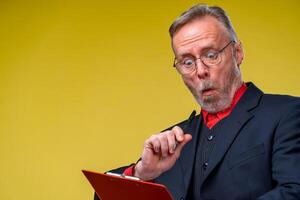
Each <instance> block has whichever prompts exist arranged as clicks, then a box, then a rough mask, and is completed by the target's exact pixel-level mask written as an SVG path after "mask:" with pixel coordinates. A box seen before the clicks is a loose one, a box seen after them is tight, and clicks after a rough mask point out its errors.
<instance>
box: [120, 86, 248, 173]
mask: <svg viewBox="0 0 300 200" xmlns="http://www.w3.org/2000/svg"><path fill="white" fill-rule="evenodd" d="M246 90H247V85H246V84H245V83H243V84H242V86H241V87H240V88H239V89H238V90H237V91H236V92H235V95H234V97H233V101H232V103H231V105H230V107H229V108H227V109H226V110H224V111H221V112H218V113H214V114H211V113H208V112H207V111H205V110H203V109H202V110H201V113H202V115H203V120H204V124H205V125H206V126H207V127H208V128H209V129H211V128H212V127H214V126H215V125H216V124H217V123H218V122H219V121H221V120H222V119H224V118H225V117H227V116H228V115H229V114H230V113H231V111H232V110H233V108H234V107H235V105H236V104H237V103H238V101H239V100H240V98H241V97H242V96H243V94H244V93H245V91H246ZM134 167H135V165H131V166H130V167H128V168H126V169H125V170H124V172H123V174H125V175H126V176H133V174H134Z"/></svg>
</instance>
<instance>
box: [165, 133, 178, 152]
mask: <svg viewBox="0 0 300 200" xmlns="http://www.w3.org/2000/svg"><path fill="white" fill-rule="evenodd" d="M167 138H168V146H169V153H171V154H173V153H174V152H175V148H176V139H175V135H174V132H173V131H170V132H169V133H168V134H167Z"/></svg>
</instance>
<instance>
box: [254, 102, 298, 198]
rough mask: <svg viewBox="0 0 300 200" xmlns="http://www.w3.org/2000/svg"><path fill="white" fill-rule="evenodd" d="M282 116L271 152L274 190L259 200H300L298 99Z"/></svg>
mask: <svg viewBox="0 0 300 200" xmlns="http://www.w3.org/2000/svg"><path fill="white" fill-rule="evenodd" d="M286 106H288V105H286ZM282 116H283V117H282V118H281V120H280V121H279V123H278V126H277V128H276V132H275V135H274V138H273V150H272V152H271V153H272V178H273V184H274V189H273V190H271V191H269V192H267V193H265V194H264V195H262V196H260V197H259V198H258V200H282V199H287V200H296V199H297V200H298V199H300V101H299V100H298V99H296V101H294V102H293V105H292V106H289V109H287V110H286V112H285V113H284V114H283V115H282Z"/></svg>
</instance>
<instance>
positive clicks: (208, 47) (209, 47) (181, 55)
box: [176, 45, 218, 58]
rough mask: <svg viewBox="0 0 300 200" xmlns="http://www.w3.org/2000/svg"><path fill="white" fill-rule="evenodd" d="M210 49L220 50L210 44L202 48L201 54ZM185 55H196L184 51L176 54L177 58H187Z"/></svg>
mask: <svg viewBox="0 0 300 200" xmlns="http://www.w3.org/2000/svg"><path fill="white" fill-rule="evenodd" d="M209 50H214V51H218V50H217V49H216V48H214V47H213V45H208V46H206V47H204V48H203V49H201V53H200V55H202V54H203V53H204V52H207V51H209ZM185 57H193V58H195V57H196V56H194V55H192V54H191V53H183V54H179V55H178V56H176V58H185Z"/></svg>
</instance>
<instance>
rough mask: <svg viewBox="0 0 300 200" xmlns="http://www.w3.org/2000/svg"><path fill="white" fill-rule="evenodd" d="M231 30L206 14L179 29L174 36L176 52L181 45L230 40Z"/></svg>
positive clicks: (173, 45)
mask: <svg viewBox="0 0 300 200" xmlns="http://www.w3.org/2000/svg"><path fill="white" fill-rule="evenodd" d="M229 37H230V34H229V32H228V31H227V29H226V28H225V26H224V25H223V24H222V23H221V22H220V21H218V20H217V19H216V18H214V17H211V16H205V17H202V18H199V19H194V20H193V21H191V22H189V23H187V24H185V25H184V26H182V27H180V29H179V30H177V31H176V32H175V34H174V36H173V38H172V47H173V50H174V52H176V51H177V49H179V48H181V47H187V46H189V45H193V44H195V43H197V44H199V45H204V46H205V45H206V44H207V43H209V44H210V45H212V43H213V42H215V43H218V42H222V41H225V40H228V38H229Z"/></svg>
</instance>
